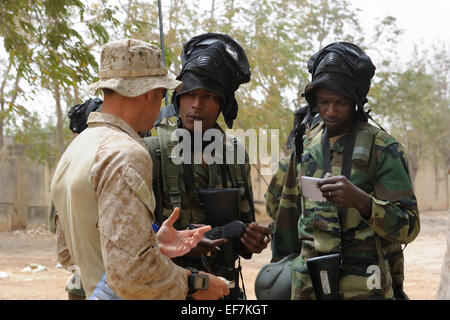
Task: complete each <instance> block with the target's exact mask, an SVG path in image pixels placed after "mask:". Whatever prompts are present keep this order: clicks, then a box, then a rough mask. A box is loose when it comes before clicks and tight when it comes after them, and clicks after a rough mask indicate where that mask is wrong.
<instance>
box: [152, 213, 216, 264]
mask: <svg viewBox="0 0 450 320" xmlns="http://www.w3.org/2000/svg"><path fill="white" fill-rule="evenodd" d="M179 215H180V209H179V208H175V210H173V212H172V213H171V215H170V217H169V218H167V219H166V220H165V221H164V222H163V224H162V225H161V227H160V228H159V230H158V232H157V234H156V237H157V239H158V246H159V250H160V251H161V253H162V254H163V255H165V256H167V257H169V258H175V257H179V256H183V255H185V254H186V253H187V252H189V251H190V250H191V249H192V248H194V247H195V246H197V243H198V242H199V241H200V240H201V239H202V238H203V234H204V233H205V232H208V231H209V230H211V226H204V227H200V228H197V229H193V230H181V231H178V230H176V229H175V228H174V227H173V224H174V223H175V221H177V219H178V216H179Z"/></svg>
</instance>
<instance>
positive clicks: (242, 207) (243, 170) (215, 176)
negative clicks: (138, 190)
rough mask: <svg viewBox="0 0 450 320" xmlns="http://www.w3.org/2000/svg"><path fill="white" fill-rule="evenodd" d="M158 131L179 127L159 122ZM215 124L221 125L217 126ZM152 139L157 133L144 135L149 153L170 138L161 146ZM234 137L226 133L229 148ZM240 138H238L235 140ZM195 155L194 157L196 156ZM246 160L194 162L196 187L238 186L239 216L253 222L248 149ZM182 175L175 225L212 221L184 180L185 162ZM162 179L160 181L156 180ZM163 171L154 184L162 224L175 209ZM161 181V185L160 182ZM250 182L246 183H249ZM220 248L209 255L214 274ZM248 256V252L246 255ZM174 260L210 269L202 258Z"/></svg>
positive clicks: (172, 129)
mask: <svg viewBox="0 0 450 320" xmlns="http://www.w3.org/2000/svg"><path fill="white" fill-rule="evenodd" d="M159 127H160V128H159V132H161V128H162V127H163V128H164V130H168V131H169V132H173V131H174V130H175V129H176V127H175V126H170V125H166V124H160V125H159ZM216 128H219V127H218V126H216ZM151 140H153V141H156V140H158V136H154V137H148V138H144V141H145V142H146V144H147V145H148V146H149V150H150V153H151V154H152V153H154V152H155V150H154V149H155V148H161V147H164V145H166V144H167V141H165V140H164V139H159V140H158V143H161V144H162V146H158V147H156V146H155V147H152V146H151ZM232 141H234V137H230V136H227V139H226V143H227V144H228V148H230V150H233V148H234V146H233V143H232ZM236 141H237V140H236ZM193 158H194V157H193V155H192V157H191V159H193ZM245 159H246V161H245V164H243V165H234V164H217V163H214V164H211V165H206V164H192V171H193V177H194V183H195V187H196V188H198V189H199V190H202V189H221V188H232V187H233V188H239V189H240V191H239V199H240V200H239V220H240V221H242V222H244V223H250V222H252V221H254V220H255V218H254V207H253V191H252V184H251V176H250V164H249V162H248V161H249V159H248V155H247V152H246V153H245ZM157 161H161V160H160V159H155V161H154V165H158V164H157ZM179 170H180V176H179V180H178V179H177V183H179V185H180V186H181V187H180V191H181V193H180V201H181V202H180V204H181V206H180V217H179V218H178V220H177V221H176V222H175V224H174V227H175V228H177V229H179V230H182V229H186V228H187V227H188V224H211V221H210V219H209V218H208V217H207V215H206V213H205V211H204V209H203V207H202V205H201V203H200V202H199V200H198V199H197V197H196V195H195V192H194V190H193V189H192V188H190V186H189V185H188V184H187V183H185V182H186V181H187V178H186V176H187V175H188V174H189V172H188V170H189V169H188V168H187V167H186V166H184V165H182V164H180V165H179ZM222 172H224V173H225V175H224V176H225V177H226V186H225V185H224V184H223V182H222V177H223V174H222ZM158 179H159V180H160V181H157V180H158ZM162 179H163V178H162V175H161V174H159V173H155V175H154V181H153V188H154V190H155V197H156V199H157V207H156V210H155V214H156V222H157V223H158V224H161V223H162V222H163V221H164V220H165V219H167V218H168V217H169V215H170V214H171V213H172V211H173V203H172V202H171V201H170V195H169V192H167V191H164V189H163V187H162V185H163V181H162ZM158 183H159V185H158ZM246 186H247V187H246ZM160 204H161V206H160ZM236 244H237V245H238V246H239V247H240V248H241V249H242V250H244V246H243V245H242V244H241V243H240V241H239V240H237V241H236ZM218 254H220V253H217V252H211V255H210V256H208V257H206V260H207V262H208V265H209V266H210V267H211V271H212V273H214V274H217V272H218V270H219V269H220V268H221V264H220V262H219V258H218ZM246 257H248V254H247V255H246ZM173 260H174V262H175V263H177V264H178V265H180V266H190V267H194V268H197V269H198V270H202V271H208V270H207V269H206V268H205V266H204V265H203V264H202V261H201V260H200V259H199V258H188V257H178V258H175V259H173Z"/></svg>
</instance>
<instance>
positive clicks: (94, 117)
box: [87, 112, 145, 147]
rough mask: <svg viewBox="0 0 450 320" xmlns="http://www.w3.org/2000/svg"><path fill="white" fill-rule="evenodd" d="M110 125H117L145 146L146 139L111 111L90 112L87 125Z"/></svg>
mask: <svg viewBox="0 0 450 320" xmlns="http://www.w3.org/2000/svg"><path fill="white" fill-rule="evenodd" d="M105 124H106V125H109V126H112V127H116V128H118V129H119V130H121V131H123V132H125V133H126V134H128V135H129V136H130V137H132V138H133V139H134V140H136V141H137V142H138V143H139V144H141V145H142V146H143V147H145V144H144V141H143V140H142V138H141V137H140V136H139V134H138V133H137V132H136V131H135V130H134V129H133V128H132V127H131V126H130V125H129V124H128V123H126V122H125V120H123V119H121V118H119V117H117V116H115V115H113V114H111V113H103V112H91V113H90V114H89V118H88V121H87V125H88V126H89V125H91V126H96V125H105Z"/></svg>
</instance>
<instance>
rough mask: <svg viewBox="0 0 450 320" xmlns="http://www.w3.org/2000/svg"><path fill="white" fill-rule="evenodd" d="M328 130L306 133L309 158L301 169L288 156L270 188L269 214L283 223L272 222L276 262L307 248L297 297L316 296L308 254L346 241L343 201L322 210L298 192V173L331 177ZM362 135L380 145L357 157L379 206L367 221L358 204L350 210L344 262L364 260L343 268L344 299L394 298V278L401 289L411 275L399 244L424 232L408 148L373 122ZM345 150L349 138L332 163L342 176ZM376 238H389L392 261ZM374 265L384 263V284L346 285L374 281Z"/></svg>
mask: <svg viewBox="0 0 450 320" xmlns="http://www.w3.org/2000/svg"><path fill="white" fill-rule="evenodd" d="M322 129H323V126H322V123H319V124H317V125H316V127H315V128H313V129H312V130H311V132H309V133H308V134H307V138H306V139H305V151H304V153H303V156H302V160H303V161H304V162H303V163H300V164H298V165H297V166H296V168H294V165H295V157H290V159H289V158H284V159H282V160H281V161H280V165H279V170H278V171H277V173H276V174H275V175H274V178H273V179H272V181H271V183H270V185H269V188H268V191H267V192H266V204H267V212H268V214H269V215H270V216H271V217H272V218H273V219H276V222H275V223H273V224H272V229H273V234H274V240H273V242H272V245H273V246H276V247H275V248H274V247H273V259H274V260H279V259H280V258H282V257H283V256H285V255H287V254H289V253H291V252H300V247H301V251H302V253H301V255H300V256H299V257H298V258H297V259H296V261H295V262H294V267H293V274H294V279H295V280H294V283H293V286H294V288H296V289H294V290H295V291H294V292H293V295H294V297H300V298H313V297H314V293H313V290H312V287H311V282H310V279H309V275H308V273H307V272H306V267H305V261H306V259H308V258H311V257H314V256H315V255H317V254H316V251H319V250H320V251H319V252H321V253H324V252H332V251H333V250H335V249H336V246H337V245H338V241H339V238H336V234H338V231H337V230H338V229H339V224H337V222H336V218H335V217H333V216H335V214H336V205H335V204H334V203H332V202H324V203H322V204H319V205H320V208H319V209H320V211H319V209H318V208H317V203H314V202H312V201H311V200H309V199H307V198H304V197H301V196H300V199H299V197H298V195H299V193H300V194H301V191H300V189H301V186H300V184H298V182H297V180H298V176H299V174H300V175H308V176H314V177H322V176H323V175H324V173H323V170H322V169H321V168H320V166H321V162H322V159H321V157H322V151H321V146H320V141H321V135H322V133H323V130H322ZM358 132H359V136H360V137H361V138H360V141H362V139H363V138H362V137H368V138H366V139H368V141H370V139H374V142H373V144H372V147H371V150H367V151H369V152H367V153H366V156H364V155H363V154H360V155H359V157H358V154H357V153H355V152H354V154H353V157H352V183H354V184H355V185H357V186H358V187H359V188H361V189H363V190H364V191H366V192H367V193H369V194H370V195H371V196H372V197H373V209H372V217H371V219H370V220H369V221H364V219H362V218H361V216H360V214H359V213H358V212H357V211H356V210H355V209H349V210H348V211H347V219H346V221H345V225H344V234H343V235H344V245H343V247H344V249H343V250H344V261H346V260H347V261H357V262H358V263H354V264H352V266H353V267H354V266H357V268H350V269H345V267H344V270H343V272H342V277H341V279H340V288H341V291H344V290H345V296H341V298H346V299H348V298H356V299H360V298H384V297H386V298H391V297H392V295H393V293H392V290H391V283H392V286H393V287H394V288H396V289H398V288H402V284H403V279H404V274H403V254H402V252H401V249H400V248H401V245H400V244H401V243H408V242H410V241H412V240H413V239H414V238H415V237H416V236H417V234H418V233H419V213H418V210H417V203H416V199H415V196H414V193H413V190H412V185H411V181H410V178H409V174H408V167H407V161H406V157H405V155H404V152H403V149H402V147H401V145H400V144H399V143H398V142H397V141H396V140H395V139H394V138H392V137H391V136H390V135H388V134H387V133H385V132H383V131H382V130H380V129H378V128H375V127H373V126H371V125H369V124H367V123H365V124H363V123H359V124H358ZM357 136H358V135H357ZM357 141H358V140H357ZM357 143H358V142H357ZM342 148H343V146H342V139H341V140H338V141H336V143H335V145H334V146H332V157H333V159H336V160H335V161H333V162H332V170H333V174H340V168H341V163H340V161H342V154H341V153H342ZM355 148H356V146H355ZM360 150H362V149H360ZM333 154H334V156H333ZM367 155H370V157H367ZM365 159H366V160H365ZM377 172H381V173H382V174H381V173H377ZM299 203H301V210H302V211H301V215H299V211H298V204H299ZM299 218H300V220H298V219H299ZM297 220H298V224H297ZM293 226H295V227H293ZM297 228H298V229H297ZM296 236H298V238H296ZM314 237H316V238H319V237H320V238H322V237H323V238H324V239H325V241H323V242H322V241H314ZM375 238H379V239H382V241H380V242H379V243H380V245H381V250H382V251H383V255H384V256H385V258H386V259H388V260H389V261H388V263H387V264H384V263H383V262H382V261H383V260H382V259H380V255H379V253H378V252H377V249H378V248H377V245H376V242H377V241H375ZM371 264H377V265H379V266H380V269H381V271H382V278H381V279H382V280H381V289H379V290H378V289H373V290H367V292H360V291H355V292H352V291H351V290H347V289H346V287H349V286H352V285H353V284H354V283H355V282H360V283H363V284H364V285H362V286H358V287H365V284H366V282H367V278H368V276H370V274H367V273H366V270H367V267H368V266H369V265H371ZM386 271H387V272H386Z"/></svg>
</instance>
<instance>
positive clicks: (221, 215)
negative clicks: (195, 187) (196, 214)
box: [199, 188, 239, 227]
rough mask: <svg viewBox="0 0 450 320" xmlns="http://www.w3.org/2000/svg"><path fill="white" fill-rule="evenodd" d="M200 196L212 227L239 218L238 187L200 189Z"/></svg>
mask: <svg viewBox="0 0 450 320" xmlns="http://www.w3.org/2000/svg"><path fill="white" fill-rule="evenodd" d="M199 197H200V200H201V201H202V203H203V210H205V213H206V216H207V217H208V221H210V222H211V226H212V227H220V226H224V225H226V224H227V223H229V222H231V221H234V220H239V189H238V188H224V189H205V190H199Z"/></svg>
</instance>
